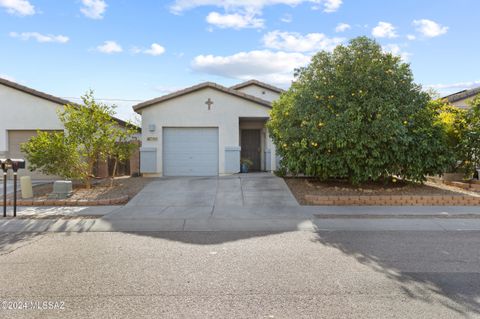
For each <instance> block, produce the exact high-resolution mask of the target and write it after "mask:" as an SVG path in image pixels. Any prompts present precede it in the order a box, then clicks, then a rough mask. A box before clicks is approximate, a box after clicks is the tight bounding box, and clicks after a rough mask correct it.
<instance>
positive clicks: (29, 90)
mask: <svg viewBox="0 0 480 319" xmlns="http://www.w3.org/2000/svg"><path fill="white" fill-rule="evenodd" d="M0 84H3V85H5V86H8V87H10V88H12V89H15V90H19V91H22V92H24V93H27V94H30V95H33V96H36V97H39V98H42V99H45V100H47V101H50V102H53V103H57V104H60V105H66V104H70V105H80V104H78V103H74V102H71V101H68V100H65V99H62V98H59V97H56V96H53V95H50V94H47V93H44V92H40V91H37V90H34V89H32V88H29V87H27V86H24V85H21V84H18V83H15V82H12V81H9V80H6V79H3V78H0ZM113 119H114V120H115V121H116V122H117V123H118V124H119V125H121V126H126V125H127V122H126V121H124V120H121V119H119V118H116V117H113ZM134 126H135V125H134Z"/></svg>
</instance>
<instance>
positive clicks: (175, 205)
mask: <svg viewBox="0 0 480 319" xmlns="http://www.w3.org/2000/svg"><path fill="white" fill-rule="evenodd" d="M289 207H290V208H293V207H299V204H298V202H297V200H296V199H295V197H294V196H293V195H292V193H291V192H290V190H289V188H288V186H287V185H286V184H285V182H284V181H283V179H281V178H279V177H276V176H274V175H272V174H269V173H250V174H238V175H233V176H225V177H175V178H174V177H165V178H160V179H158V180H155V181H153V182H151V183H150V184H148V185H147V186H146V187H145V188H144V189H143V190H142V191H141V192H140V193H138V194H137V196H135V197H134V198H133V199H132V200H131V201H130V202H129V203H128V204H127V205H126V206H124V207H123V208H121V209H119V210H117V211H114V212H112V213H111V214H108V215H107V216H105V219H125V218H126V219H130V218H156V217H160V216H161V217H163V218H165V217H171V218H179V217H182V218H208V217H210V216H212V215H213V212H214V210H215V211H217V212H219V213H220V212H228V213H229V214H235V215H237V216H238V215H241V214H247V213H249V212H252V211H255V209H252V208H275V209H279V208H280V209H281V208H289Z"/></svg>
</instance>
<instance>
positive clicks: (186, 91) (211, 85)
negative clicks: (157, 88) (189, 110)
mask: <svg viewBox="0 0 480 319" xmlns="http://www.w3.org/2000/svg"><path fill="white" fill-rule="evenodd" d="M205 88H211V89H214V90H217V91H220V92H223V93H226V94H230V95H233V96H236V97H239V98H242V99H245V100H248V101H251V102H254V103H257V104H260V105H263V106H265V107H269V108H271V107H272V104H271V103H270V102H268V101H265V100H263V99H260V98H258V97H255V96H253V95H249V94H245V93H243V92H239V91H236V90H233V89H231V88H227V87H225V86H222V85H220V84H217V83H213V82H204V83H200V84H197V85H194V86H191V87H188V88H186V89H183V90H180V91H176V92H173V93H170V94H167V95H163V96H160V97H157V98H155V99H151V100H148V101H145V102H142V103H139V104H137V105H134V106H133V110H134V111H135V112H138V111H139V110H141V109H143V108H146V107H149V106H151V105H154V104H157V103H162V102H165V101H168V100H171V99H173V98H176V97H179V96H182V95H185V94H189V93H192V92H195V91H199V90H202V89H205Z"/></svg>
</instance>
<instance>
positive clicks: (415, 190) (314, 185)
mask: <svg viewBox="0 0 480 319" xmlns="http://www.w3.org/2000/svg"><path fill="white" fill-rule="evenodd" d="M285 182H286V183H287V185H288V187H289V188H290V190H291V192H292V193H293V195H294V196H295V198H296V199H297V201H298V202H299V203H300V204H302V205H306V204H308V203H307V202H306V201H305V195H307V194H309V195H324V196H348V195H350V196H362V195H363V196H370V195H450V196H452V195H453V196H458V195H465V194H468V195H471V194H470V193H471V192H465V191H462V190H460V189H458V188H455V187H449V186H446V185H445V187H444V186H443V185H439V184H435V183H425V184H415V183H409V182H403V181H397V182H396V183H389V184H388V185H385V184H383V183H368V184H364V185H361V186H352V185H350V184H348V183H347V182H339V181H327V182H320V181H318V180H315V179H312V178H305V177H287V178H285Z"/></svg>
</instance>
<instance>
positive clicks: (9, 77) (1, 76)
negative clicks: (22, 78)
mask: <svg viewBox="0 0 480 319" xmlns="http://www.w3.org/2000/svg"><path fill="white" fill-rule="evenodd" d="M0 78H2V79H5V80H7V81H10V82H17V81H16V80H15V78H14V77H12V76H9V75H6V74H1V73H0Z"/></svg>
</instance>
